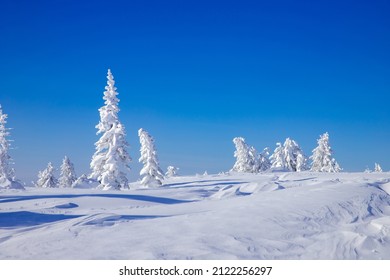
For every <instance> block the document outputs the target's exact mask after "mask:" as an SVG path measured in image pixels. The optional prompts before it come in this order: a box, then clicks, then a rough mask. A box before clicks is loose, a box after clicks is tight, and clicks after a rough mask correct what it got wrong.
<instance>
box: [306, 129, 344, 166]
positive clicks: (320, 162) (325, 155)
mask: <svg viewBox="0 0 390 280" xmlns="http://www.w3.org/2000/svg"><path fill="white" fill-rule="evenodd" d="M317 143H318V146H317V147H316V148H315V149H314V150H313V154H312V155H311V156H310V159H311V160H312V165H311V169H310V170H311V171H315V172H340V171H341V170H342V169H341V167H340V165H339V164H338V163H337V161H336V160H335V159H334V158H332V154H333V151H332V149H331V147H330V145H329V134H328V132H326V133H324V134H322V135H321V136H320V138H319V139H318V140H317Z"/></svg>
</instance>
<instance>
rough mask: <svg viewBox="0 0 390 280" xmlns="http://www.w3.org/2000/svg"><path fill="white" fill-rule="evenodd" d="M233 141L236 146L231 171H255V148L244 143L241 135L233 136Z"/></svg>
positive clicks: (256, 164) (256, 165)
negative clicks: (234, 159)
mask: <svg viewBox="0 0 390 280" xmlns="http://www.w3.org/2000/svg"><path fill="white" fill-rule="evenodd" d="M233 143H234V145H235V147H236V150H235V152H234V157H235V158H236V162H235V163H234V165H233V168H232V171H235V172H247V173H253V172H257V169H258V162H257V153H256V150H255V148H253V147H250V146H248V145H247V144H246V143H245V139H244V138H242V137H236V138H234V139H233Z"/></svg>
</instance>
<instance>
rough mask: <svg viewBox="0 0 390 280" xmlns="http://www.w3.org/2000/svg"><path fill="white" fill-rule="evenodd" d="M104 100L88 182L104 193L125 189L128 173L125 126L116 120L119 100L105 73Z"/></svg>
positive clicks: (100, 111) (112, 78)
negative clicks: (96, 182)
mask: <svg viewBox="0 0 390 280" xmlns="http://www.w3.org/2000/svg"><path fill="white" fill-rule="evenodd" d="M103 94H104V96H103V99H104V100H105V102H104V104H105V105H104V106H103V107H101V108H100V109H99V113H100V122H99V124H98V125H97V126H96V128H97V129H98V132H97V134H102V136H101V137H100V139H99V141H97V142H96V143H95V146H96V151H95V154H94V155H93V157H92V161H91V164H90V166H91V169H92V173H91V175H90V178H91V179H95V180H97V181H98V182H99V184H100V185H99V187H98V188H101V189H103V190H120V189H127V188H128V180H127V177H126V173H127V171H128V170H130V167H129V163H130V161H131V157H130V156H129V154H128V152H127V148H128V146H129V145H128V143H127V141H126V132H125V128H124V126H123V125H122V124H121V122H120V121H119V118H118V112H119V107H118V103H119V99H118V98H117V95H118V92H117V91H116V87H115V81H114V77H113V75H112V73H111V71H110V69H108V73H107V86H106V87H105V91H104V93H103Z"/></svg>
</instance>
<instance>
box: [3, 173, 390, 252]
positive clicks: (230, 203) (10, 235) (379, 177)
mask: <svg viewBox="0 0 390 280" xmlns="http://www.w3.org/2000/svg"><path fill="white" fill-rule="evenodd" d="M140 187H141V185H140V183H139V182H134V183H131V184H130V189H129V190H123V191H102V190H98V189H75V188H72V189H69V188H68V189H61V188H56V189H50V188H48V189H42V188H26V190H25V191H22V190H10V189H2V190H0V259H390V196H389V193H390V173H316V172H308V171H304V172H299V173H298V172H277V171H273V172H272V173H271V172H270V173H259V174H245V173H230V174H219V175H203V176H201V175H200V176H193V177H184V176H182V177H172V178H169V179H166V180H165V181H164V185H163V186H162V187H160V188H149V189H145V188H143V189H142V188H140Z"/></svg>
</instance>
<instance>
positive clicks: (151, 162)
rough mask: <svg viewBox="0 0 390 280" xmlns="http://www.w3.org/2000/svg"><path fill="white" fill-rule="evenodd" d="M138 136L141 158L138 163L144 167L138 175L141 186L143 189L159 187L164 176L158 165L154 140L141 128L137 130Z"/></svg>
mask: <svg viewBox="0 0 390 280" xmlns="http://www.w3.org/2000/svg"><path fill="white" fill-rule="evenodd" d="M138 136H139V141H140V143H141V149H140V152H141V157H140V158H139V162H141V163H143V165H144V167H143V168H142V169H141V172H140V175H141V176H142V177H143V178H142V180H141V184H142V185H144V186H145V187H159V186H161V185H162V180H163V179H164V176H163V174H162V171H161V169H160V166H159V163H158V158H157V151H156V148H155V146H154V140H153V138H152V137H151V136H150V135H149V133H148V132H147V131H145V130H144V129H142V128H141V129H139V130H138Z"/></svg>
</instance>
